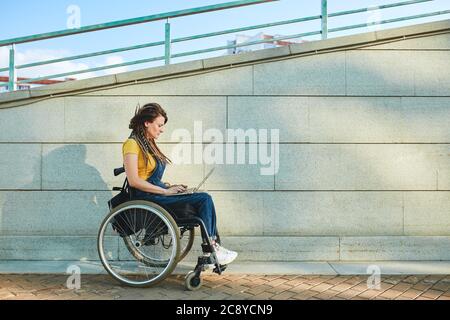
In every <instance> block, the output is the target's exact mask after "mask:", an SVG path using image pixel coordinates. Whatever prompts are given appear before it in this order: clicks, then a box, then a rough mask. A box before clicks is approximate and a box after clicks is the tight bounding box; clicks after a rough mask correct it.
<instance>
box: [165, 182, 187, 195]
mask: <svg viewBox="0 0 450 320" xmlns="http://www.w3.org/2000/svg"><path fill="white" fill-rule="evenodd" d="M186 187H187V186H186V185H184V184H176V185H173V186H171V187H170V188H168V189H166V194H177V193H180V192H183V191H185V190H186Z"/></svg>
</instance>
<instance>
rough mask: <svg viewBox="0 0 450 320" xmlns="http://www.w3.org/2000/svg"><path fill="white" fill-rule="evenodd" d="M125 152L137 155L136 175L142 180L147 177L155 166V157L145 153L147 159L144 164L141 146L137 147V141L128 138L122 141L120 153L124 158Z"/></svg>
mask: <svg viewBox="0 0 450 320" xmlns="http://www.w3.org/2000/svg"><path fill="white" fill-rule="evenodd" d="M127 153H132V154H137V155H138V176H139V177H140V178H142V179H144V180H147V179H148V177H150V176H151V174H152V172H153V170H155V168H156V161H155V159H154V158H153V157H152V156H151V155H150V153H147V156H148V159H149V161H148V163H147V165H146V160H145V158H144V153H143V152H142V150H141V148H139V145H138V143H137V142H136V140H134V139H128V140H127V141H125V142H124V143H123V145H122V154H123V157H124V158H125V155H126V154H127Z"/></svg>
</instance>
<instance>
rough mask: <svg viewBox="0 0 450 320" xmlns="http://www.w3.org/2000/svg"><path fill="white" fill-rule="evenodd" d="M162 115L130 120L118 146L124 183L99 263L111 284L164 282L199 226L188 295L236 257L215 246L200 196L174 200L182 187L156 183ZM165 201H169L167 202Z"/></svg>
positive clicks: (102, 234)
mask: <svg viewBox="0 0 450 320" xmlns="http://www.w3.org/2000/svg"><path fill="white" fill-rule="evenodd" d="M166 123H167V115H166V112H165V111H164V110H163V108H162V107H161V106H160V105H159V104H157V103H149V104H146V105H144V106H142V107H140V108H138V109H137V110H136V112H135V115H134V117H133V118H132V119H131V120H130V125H129V128H130V129H131V130H132V132H131V135H130V137H129V138H128V139H127V140H126V141H125V142H124V143H123V145H122V154H123V163H124V168H117V169H115V170H114V175H118V174H120V173H123V172H124V171H125V173H126V176H127V177H126V179H125V182H124V184H123V187H122V188H113V189H114V190H121V192H120V193H119V194H118V195H116V196H114V197H113V198H112V199H111V200H110V201H109V202H108V204H109V207H110V209H111V211H110V213H109V214H108V215H107V216H106V217H105V218H104V220H103V222H102V224H101V226H100V230H99V234H98V239H97V246H98V252H99V256H100V260H101V262H102V264H103V266H104V267H105V269H106V270H107V271H108V273H109V274H110V275H112V276H113V277H114V278H115V279H116V280H118V281H120V282H122V283H124V284H126V285H130V286H135V287H144V286H145V287H146V286H151V285H155V284H156V283H158V282H160V281H162V280H164V279H165V278H166V277H167V276H168V275H170V273H171V272H172V271H173V270H174V269H175V267H176V265H177V263H178V262H180V261H181V260H182V259H183V258H184V257H185V256H186V255H187V253H188V252H189V250H190V249H191V248H192V244H193V242H194V236H195V233H194V228H195V227H197V226H200V230H201V235H202V241H203V242H202V251H203V254H202V255H201V256H199V257H198V262H197V265H196V267H195V270H194V271H191V272H189V273H188V275H187V276H186V286H187V288H188V289H189V290H196V289H198V288H200V286H201V284H202V281H201V278H200V273H201V272H202V271H204V270H206V268H210V267H211V266H212V267H213V268H214V270H213V271H214V272H216V273H218V274H221V272H222V271H223V270H224V269H225V268H226V265H227V264H229V263H230V262H232V261H233V260H234V259H236V256H237V253H236V252H234V251H231V250H228V249H226V248H224V247H222V246H221V245H220V237H219V235H218V232H217V227H216V211H215V208H214V203H213V200H212V198H211V196H210V195H209V194H208V193H206V192H196V193H184V194H179V195H178V194H177V193H180V192H183V191H185V190H186V188H187V186H185V185H172V186H171V185H169V184H167V183H163V182H162V177H163V174H164V170H165V168H166V165H167V164H168V163H170V160H169V159H168V158H167V157H166V156H165V155H164V154H163V153H162V152H161V150H160V149H159V148H158V146H157V145H156V143H155V140H156V139H158V137H159V136H160V134H161V133H162V132H163V131H164V125H165V124H166ZM169 195H170V196H169Z"/></svg>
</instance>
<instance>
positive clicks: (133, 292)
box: [0, 261, 450, 300]
mask: <svg viewBox="0 0 450 320" xmlns="http://www.w3.org/2000/svg"><path fill="white" fill-rule="evenodd" d="M73 265H77V266H78V267H80V270H81V276H80V287H79V289H70V288H68V287H67V283H68V280H69V275H68V274H65V273H66V271H67V268H68V267H69V266H73ZM369 266H371V268H369V272H367V271H368V267H369ZM192 267H193V266H192V265H189V264H184V265H183V264H180V265H179V267H178V268H177V270H176V272H174V274H173V275H171V276H170V277H168V278H166V279H165V280H164V281H163V282H161V283H160V284H158V285H157V286H155V287H151V288H143V289H140V288H130V287H125V286H122V285H121V284H119V283H118V282H116V281H115V280H114V279H112V278H111V277H110V276H109V275H106V274H104V270H103V267H102V266H101V265H100V264H99V263H98V262H89V261H84V262H83V261H81V262H80V261H6V262H5V261H2V262H0V299H13V300H17V299H32V300H46V299H52V300H53V299H56V300H63V299H64V300H66V299H76V300H94V299H95V300H97V299H101V300H115V299H151V300H167V299H170V300H173V299H177V300H178V299H181V300H210V299H214V300H228V299H233V300H317V299H322V300H327V299H333V300H349V299H351V300H355V299H356V300H362V299H376V300H385V299H400V300H411V299H417V300H450V262H449V261H436V262H431V261H418V262H370V263H369V262H368V263H344V262H320V263H318V262H301V263H300V262H299V263H268V262H254V263H236V264H232V265H230V266H229V269H227V271H226V272H225V273H224V274H223V275H221V276H219V275H217V274H213V273H212V272H211V271H207V272H205V273H203V276H202V279H203V286H202V288H201V289H199V290H198V291H194V292H192V291H188V290H186V288H185V286H184V274H186V273H187V272H188V271H189V270H191V269H192ZM378 268H379V269H378ZM378 271H380V272H381V273H380V278H379V280H380V281H379V282H378V284H376V283H374V282H373V275H374V274H375V273H377V272H378ZM374 285H375V286H374Z"/></svg>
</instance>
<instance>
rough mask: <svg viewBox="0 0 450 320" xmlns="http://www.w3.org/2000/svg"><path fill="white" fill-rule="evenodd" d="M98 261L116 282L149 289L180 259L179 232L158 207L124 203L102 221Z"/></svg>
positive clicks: (146, 203)
mask: <svg viewBox="0 0 450 320" xmlns="http://www.w3.org/2000/svg"><path fill="white" fill-rule="evenodd" d="M97 248H98V253H99V257H100V260H101V262H102V264H103V266H104V267H105V269H106V271H107V272H108V273H109V274H110V275H111V276H112V277H113V278H114V279H116V280H117V281H119V282H120V283H123V284H125V285H128V286H133V287H150V286H153V285H155V284H157V283H159V282H160V281H162V280H164V279H165V278H166V277H167V276H169V275H170V274H171V273H172V272H173V270H174V269H175V267H176V265H177V263H178V261H179V257H180V232H179V228H178V226H177V224H176V222H175V220H174V219H173V218H172V216H171V215H170V214H169V213H168V212H167V211H166V210H165V209H164V208H162V207H161V206H159V205H157V204H155V203H153V202H149V201H143V200H134V201H127V202H125V203H123V204H121V205H119V206H117V207H116V208H114V209H113V210H112V211H111V212H110V213H109V214H108V215H107V216H106V217H105V219H104V220H103V222H102V224H101V226H100V230H99V233H98V237H97Z"/></svg>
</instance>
